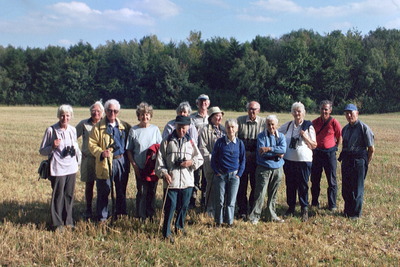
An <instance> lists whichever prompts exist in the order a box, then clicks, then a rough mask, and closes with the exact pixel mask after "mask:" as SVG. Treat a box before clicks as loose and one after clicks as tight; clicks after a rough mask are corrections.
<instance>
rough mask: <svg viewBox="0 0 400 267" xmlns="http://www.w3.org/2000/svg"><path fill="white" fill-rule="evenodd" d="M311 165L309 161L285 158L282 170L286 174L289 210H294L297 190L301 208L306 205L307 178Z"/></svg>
mask: <svg viewBox="0 0 400 267" xmlns="http://www.w3.org/2000/svg"><path fill="white" fill-rule="evenodd" d="M311 165H312V163H311V162H303V161H291V160H285V165H283V170H284V172H285V176H286V201H287V204H288V205H289V209H291V210H294V208H295V206H296V193H297V192H298V194H299V202H300V206H301V208H302V209H303V208H307V207H308V180H309V177H310V172H311Z"/></svg>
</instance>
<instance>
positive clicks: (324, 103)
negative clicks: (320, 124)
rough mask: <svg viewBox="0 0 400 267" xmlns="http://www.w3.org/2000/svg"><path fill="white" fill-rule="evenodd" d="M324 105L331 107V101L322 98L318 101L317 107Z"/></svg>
mask: <svg viewBox="0 0 400 267" xmlns="http://www.w3.org/2000/svg"><path fill="white" fill-rule="evenodd" d="M325 105H329V107H330V108H331V109H332V101H330V100H322V101H321V103H319V107H320V108H322V107H323V106H325Z"/></svg>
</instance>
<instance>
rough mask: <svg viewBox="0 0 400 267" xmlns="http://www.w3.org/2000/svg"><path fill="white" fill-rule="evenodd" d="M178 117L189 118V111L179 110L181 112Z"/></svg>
mask: <svg viewBox="0 0 400 267" xmlns="http://www.w3.org/2000/svg"><path fill="white" fill-rule="evenodd" d="M178 115H182V116H185V117H189V116H190V114H189V111H188V110H186V109H183V110H181V111H180V112H179V113H178Z"/></svg>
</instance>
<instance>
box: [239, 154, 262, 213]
mask: <svg viewBox="0 0 400 267" xmlns="http://www.w3.org/2000/svg"><path fill="white" fill-rule="evenodd" d="M256 168H257V164H256V160H255V158H254V159H253V158H249V157H246V169H245V170H244V172H243V175H242V176H241V177H240V184H239V190H238V193H237V197H236V201H237V205H238V208H239V215H242V214H245V215H247V214H249V213H250V211H251V210H252V209H253V207H254V190H255V188H256ZM249 182H250V188H251V191H250V195H249V198H247V187H248V184H249Z"/></svg>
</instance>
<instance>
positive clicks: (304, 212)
mask: <svg viewBox="0 0 400 267" xmlns="http://www.w3.org/2000/svg"><path fill="white" fill-rule="evenodd" d="M301 221H302V222H306V221H308V209H307V208H303V209H301Z"/></svg>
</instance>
